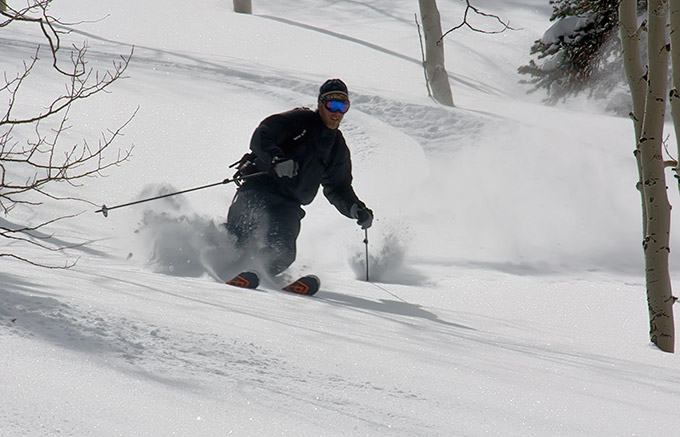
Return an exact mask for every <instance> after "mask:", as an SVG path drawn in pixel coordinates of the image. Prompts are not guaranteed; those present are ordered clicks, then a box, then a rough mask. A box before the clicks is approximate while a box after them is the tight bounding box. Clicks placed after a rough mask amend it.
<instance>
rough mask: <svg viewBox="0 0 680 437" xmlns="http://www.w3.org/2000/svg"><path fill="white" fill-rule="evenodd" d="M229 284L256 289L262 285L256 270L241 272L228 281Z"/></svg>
mask: <svg viewBox="0 0 680 437" xmlns="http://www.w3.org/2000/svg"><path fill="white" fill-rule="evenodd" d="M227 284H229V285H231V286H234V287H239V288H249V289H251V290H252V289H255V288H257V287H258V285H260V278H259V277H258V276H257V273H255V272H250V271H248V272H241V273H239V274H238V275H236V276H234V277H233V278H231V279H230V280H228V281H227Z"/></svg>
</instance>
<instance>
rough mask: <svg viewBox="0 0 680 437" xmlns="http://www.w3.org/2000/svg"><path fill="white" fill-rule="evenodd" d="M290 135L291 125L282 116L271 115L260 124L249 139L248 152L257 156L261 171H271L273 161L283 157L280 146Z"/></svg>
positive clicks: (291, 132) (286, 118)
mask: <svg viewBox="0 0 680 437" xmlns="http://www.w3.org/2000/svg"><path fill="white" fill-rule="evenodd" d="M292 135H293V129H292V127H291V123H290V122H289V120H288V117H286V115H284V114H274V115H271V116H269V117H267V118H265V119H264V120H263V121H262V122H261V123H260V125H259V126H258V127H257V129H255V132H253V136H252V138H251V139H250V150H252V151H253V152H255V155H257V157H258V161H259V163H258V167H260V169H261V170H264V171H269V170H271V164H272V161H273V159H274V158H275V157H277V156H281V157H282V156H285V153H284V152H283V149H282V148H281V146H282V145H283V144H284V143H285V142H286V141H287V140H288V139H289V138H291V137H292Z"/></svg>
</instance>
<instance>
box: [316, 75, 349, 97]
mask: <svg viewBox="0 0 680 437" xmlns="http://www.w3.org/2000/svg"><path fill="white" fill-rule="evenodd" d="M331 95H338V97H340V100H347V101H348V102H349V92H348V91H347V85H345V82H343V81H341V80H340V79H328V80H327V81H326V82H324V83H323V85H321V87H320V88H319V100H323V99H324V98H325V97H329V96H331Z"/></svg>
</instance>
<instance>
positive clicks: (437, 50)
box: [418, 0, 453, 106]
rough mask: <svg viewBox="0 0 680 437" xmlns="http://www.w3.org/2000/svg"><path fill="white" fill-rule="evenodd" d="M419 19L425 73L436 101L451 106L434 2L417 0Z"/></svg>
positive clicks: (439, 24) (440, 30)
mask: <svg viewBox="0 0 680 437" xmlns="http://www.w3.org/2000/svg"><path fill="white" fill-rule="evenodd" d="M418 3H419V5H420V18H421V20H422V22H423V34H424V35H425V72H426V74H427V80H428V82H429V83H430V86H431V88H432V95H433V97H434V98H435V100H436V101H438V102H439V103H441V104H442V105H446V106H453V94H452V93H451V85H450V84H449V74H448V73H447V72H446V66H445V62H444V41H443V40H441V38H442V24H441V19H440V17H439V10H438V9H437V2H436V0H418Z"/></svg>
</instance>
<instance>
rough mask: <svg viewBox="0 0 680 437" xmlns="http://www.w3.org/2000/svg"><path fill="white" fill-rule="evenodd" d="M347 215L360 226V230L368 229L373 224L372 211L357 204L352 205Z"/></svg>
mask: <svg viewBox="0 0 680 437" xmlns="http://www.w3.org/2000/svg"><path fill="white" fill-rule="evenodd" d="M349 214H350V215H351V216H352V218H353V219H356V221H357V224H358V225H359V226H361V229H368V228H370V227H371V225H372V224H373V211H371V210H370V209H368V208H366V207H365V206H361V205H359V204H358V203H355V204H354V205H352V208H351V209H350V210H349Z"/></svg>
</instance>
